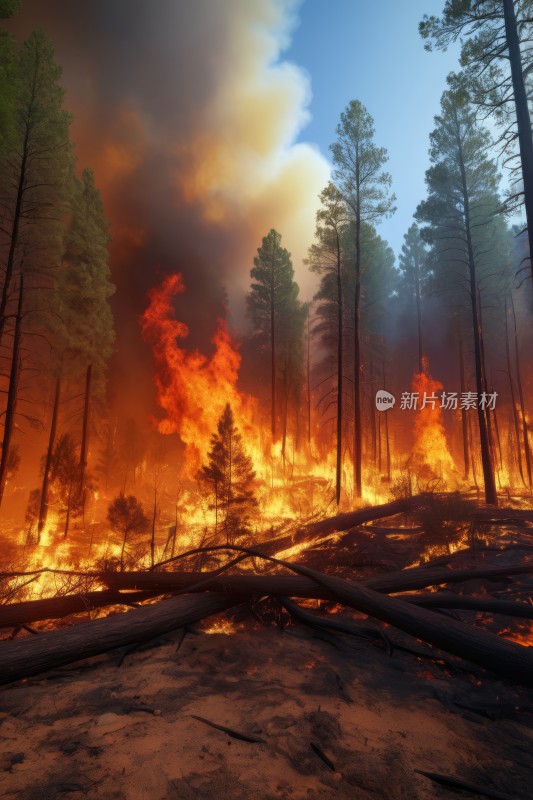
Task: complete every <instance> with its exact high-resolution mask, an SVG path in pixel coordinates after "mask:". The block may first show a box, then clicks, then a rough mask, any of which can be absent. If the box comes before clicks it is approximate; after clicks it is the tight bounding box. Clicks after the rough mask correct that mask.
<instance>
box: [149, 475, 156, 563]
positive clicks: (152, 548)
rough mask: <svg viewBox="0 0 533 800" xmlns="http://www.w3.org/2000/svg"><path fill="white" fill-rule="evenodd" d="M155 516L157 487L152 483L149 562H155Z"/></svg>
mask: <svg viewBox="0 0 533 800" xmlns="http://www.w3.org/2000/svg"><path fill="white" fill-rule="evenodd" d="M156 517H157V488H156V486H155V484H154V510H153V513H152V535H151V537H150V564H151V566H152V568H153V566H154V564H155V521H156Z"/></svg>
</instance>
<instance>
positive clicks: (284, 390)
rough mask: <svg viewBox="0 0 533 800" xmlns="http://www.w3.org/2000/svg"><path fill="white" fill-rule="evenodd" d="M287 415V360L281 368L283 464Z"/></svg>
mask: <svg viewBox="0 0 533 800" xmlns="http://www.w3.org/2000/svg"><path fill="white" fill-rule="evenodd" d="M288 414H289V386H288V375H287V359H285V365H284V367H283V423H282V433H281V437H282V438H281V455H282V457H283V462H285V449H286V446H287V416H288Z"/></svg>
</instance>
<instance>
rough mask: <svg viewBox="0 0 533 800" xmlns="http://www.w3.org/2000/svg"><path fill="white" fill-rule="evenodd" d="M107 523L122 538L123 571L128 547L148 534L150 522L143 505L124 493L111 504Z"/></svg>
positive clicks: (121, 561)
mask: <svg viewBox="0 0 533 800" xmlns="http://www.w3.org/2000/svg"><path fill="white" fill-rule="evenodd" d="M107 521H108V522H109V525H110V527H111V529H112V530H113V531H114V532H115V533H117V534H118V535H119V536H120V540H121V551H120V569H121V570H123V569H124V558H125V555H126V545H127V544H129V542H130V541H131V540H132V539H134V538H136V537H138V536H140V535H142V534H143V533H146V532H147V530H148V528H149V527H150V522H149V520H148V517H147V516H146V514H145V513H144V508H143V505H142V503H140V502H139V501H138V500H137V498H136V497H134V496H133V495H131V494H129V495H125V494H124V493H123V492H121V493H120V494H119V495H118V496H117V497H115V499H114V500H113V502H112V503H110V504H109V508H108V510H107Z"/></svg>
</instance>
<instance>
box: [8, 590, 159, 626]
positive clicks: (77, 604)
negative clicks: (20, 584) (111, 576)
mask: <svg viewBox="0 0 533 800" xmlns="http://www.w3.org/2000/svg"><path fill="white" fill-rule="evenodd" d="M157 594H158V593H157V591H153V590H148V591H143V592H128V593H127V594H121V593H120V592H118V591H116V590H115V589H104V590H103V591H95V592H86V593H85V594H75V595H64V596H62V597H47V598H45V599H43V600H26V601H24V602H22V603H9V604H8V605H3V606H0V628H12V627H16V626H17V625H24V624H26V623H27V622H38V621H39V620H45V619H60V618H61V617H68V616H69V615H70V614H81V613H83V612H85V611H95V610H96V609H97V608H104V607H105V606H113V605H127V606H129V605H133V604H135V603H141V602H142V601H143V600H148V599H149V598H151V597H156V596H157Z"/></svg>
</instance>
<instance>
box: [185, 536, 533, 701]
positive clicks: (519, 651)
mask: <svg viewBox="0 0 533 800" xmlns="http://www.w3.org/2000/svg"><path fill="white" fill-rule="evenodd" d="M221 549H224V550H230V551H232V552H237V553H247V554H248V555H252V556H258V555H259V554H258V553H257V551H255V550H252V549H251V548H247V547H238V546H237V545H226V546H224V547H222V546H217V547H205V548H199V550H201V551H202V552H205V553H208V552H213V551H216V550H221ZM266 559H267V560H268V561H272V562H274V563H276V564H279V565H280V566H284V567H287V568H288V569H290V570H291V571H292V572H296V573H297V574H298V575H304V576H306V577H308V578H311V579H312V580H313V581H315V582H316V583H317V584H319V585H320V586H322V587H324V588H325V589H327V590H329V591H330V592H331V593H332V595H333V596H334V599H335V600H336V601H337V602H339V603H341V604H343V605H346V606H349V607H351V608H354V609H356V610H357V611H362V612H363V613H364V614H368V615H369V616H372V617H375V618H377V619H380V620H382V621H383V622H386V623H388V624H389V625H394V626H395V627H397V628H399V629H400V630H403V631H405V633H408V634H410V635H411V636H414V637H416V638H417V639H422V640H423V641H425V642H427V643H428V644H432V645H434V646H435V647H439V648H440V649H441V650H445V651H446V652H449V653H452V654H453V655H456V656H459V658H464V659H466V660H467V661H470V662H472V663H473V664H477V665H478V666H480V667H483V669H488V670H491V671H492V672H495V673H497V674H499V675H501V676H502V677H504V678H507V679H509V680H511V681H514V682H516V683H521V684H523V685H524V686H533V648H532V649H530V648H527V647H523V646H522V645H519V644H515V643H514V642H511V641H508V640H506V639H501V638H500V637H498V636H497V635H495V634H492V633H488V632H487V631H482V630H479V629H478V628H474V627H472V626H469V625H465V624H464V623H462V622H459V621H457V620H454V619H449V618H448V619H446V620H443V618H442V616H441V615H439V614H435V613H434V612H433V611H430V610H428V609H425V608H422V607H419V606H415V605H413V604H412V603H406V602H404V601H403V600H401V599H400V598H396V597H395V598H392V597H388V596H387V595H384V594H380V593H379V592H377V591H375V590H373V589H369V588H367V586H364V585H363V584H361V583H349V582H348V581H345V580H342V579H341V578H337V577H333V576H331V575H324V574H322V573H321V572H317V571H316V570H313V569H310V568H309V567H304V566H302V565H301V564H291V563H289V562H287V561H281V560H280V559H276V558H273V557H272V556H266ZM520 567H521V570H518V569H517V570H516V572H519V571H523V565H520ZM529 569H533V567H532V566H529ZM456 571H458V570H456ZM427 572H431V571H430V570H427ZM450 572H452V573H453V570H450Z"/></svg>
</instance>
